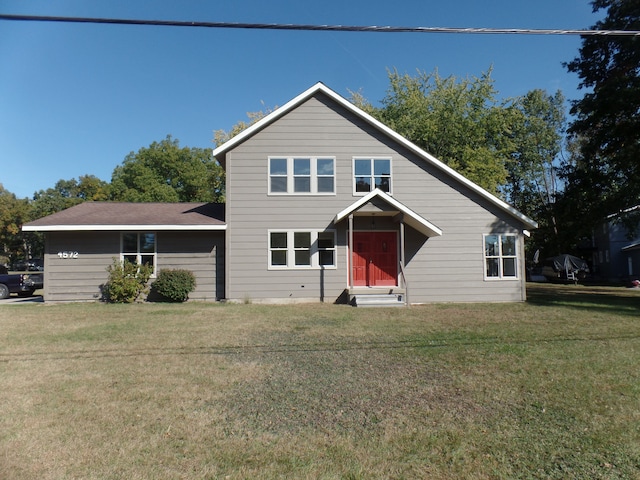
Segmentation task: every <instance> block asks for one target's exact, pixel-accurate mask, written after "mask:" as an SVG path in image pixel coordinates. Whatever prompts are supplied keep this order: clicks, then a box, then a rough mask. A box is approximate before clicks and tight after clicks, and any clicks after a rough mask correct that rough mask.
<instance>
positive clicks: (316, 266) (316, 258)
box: [267, 228, 338, 270]
mask: <svg viewBox="0 0 640 480" xmlns="http://www.w3.org/2000/svg"><path fill="white" fill-rule="evenodd" d="M323 232H328V233H332V234H333V249H332V250H333V260H334V264H333V265H320V252H321V251H326V250H330V249H319V248H318V234H319V233H323ZM272 233H286V234H287V265H272V264H271V251H272V249H271V234H272ZM295 233H310V234H311V246H310V256H311V265H296V264H295V252H296V250H297V249H296V248H295V246H294V234H295ZM336 242H337V238H336V231H335V230H319V229H309V228H298V229H286V228H274V229H270V230H267V269H268V270H320V269H324V270H336V269H337V268H338V246H337V244H336ZM276 250H281V249H276Z"/></svg>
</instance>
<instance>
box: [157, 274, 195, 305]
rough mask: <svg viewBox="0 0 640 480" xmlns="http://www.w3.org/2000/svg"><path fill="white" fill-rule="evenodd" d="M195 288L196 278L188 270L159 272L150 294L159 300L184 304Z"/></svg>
mask: <svg viewBox="0 0 640 480" xmlns="http://www.w3.org/2000/svg"><path fill="white" fill-rule="evenodd" d="M195 288H196V277H195V276H194V275H193V273H192V272H190V271H189V270H160V273H159V274H158V278H157V279H156V281H155V282H153V283H152V284H151V292H152V293H153V294H157V295H158V296H159V298H160V299H161V300H165V301H169V302H184V301H186V300H187V299H188V298H189V294H190V293H191V292H193V290H194V289H195Z"/></svg>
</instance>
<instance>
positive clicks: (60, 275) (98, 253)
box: [44, 232, 120, 302]
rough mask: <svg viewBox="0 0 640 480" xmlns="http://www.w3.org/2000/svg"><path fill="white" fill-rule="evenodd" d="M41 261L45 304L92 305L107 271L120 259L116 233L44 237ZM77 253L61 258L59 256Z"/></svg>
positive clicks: (117, 233) (62, 234) (118, 236)
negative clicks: (88, 302)
mask: <svg viewBox="0 0 640 480" xmlns="http://www.w3.org/2000/svg"><path fill="white" fill-rule="evenodd" d="M46 236H47V244H46V253H45V259H44V300H45V302H56V301H65V302H68V301H91V300H99V299H100V298H101V296H102V293H101V290H100V286H101V285H104V283H105V282H106V281H107V277H108V274H107V267H108V266H109V265H111V263H112V262H113V258H119V256H120V233H119V232H50V233H47V235H46ZM65 251H66V252H78V257H77V258H60V257H59V256H58V252H65Z"/></svg>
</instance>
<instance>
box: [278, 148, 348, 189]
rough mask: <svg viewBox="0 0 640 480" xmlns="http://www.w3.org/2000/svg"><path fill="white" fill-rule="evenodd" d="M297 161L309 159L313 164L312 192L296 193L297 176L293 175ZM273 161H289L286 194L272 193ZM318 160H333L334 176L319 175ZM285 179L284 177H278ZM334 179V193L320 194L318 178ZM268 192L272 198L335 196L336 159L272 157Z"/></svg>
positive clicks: (317, 156) (329, 157)
mask: <svg viewBox="0 0 640 480" xmlns="http://www.w3.org/2000/svg"><path fill="white" fill-rule="evenodd" d="M295 159H305V160H306V159H309V160H310V162H311V175H310V182H311V191H310V192H296V191H294V186H295V176H294V173H293V161H294V160H295ZM271 160H286V161H287V175H286V177H287V191H286V192H272V191H271ZM318 160H332V161H333V175H332V176H329V175H318ZM277 176H279V177H281V178H284V175H277ZM330 177H331V178H333V191H332V192H318V178H330ZM267 192H268V195H272V196H291V195H306V196H309V195H314V196H315V195H321V196H335V195H336V157H334V156H331V155H316V156H309V155H292V156H288V155H270V156H269V157H268V160H267Z"/></svg>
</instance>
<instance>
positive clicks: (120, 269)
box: [102, 258, 153, 303]
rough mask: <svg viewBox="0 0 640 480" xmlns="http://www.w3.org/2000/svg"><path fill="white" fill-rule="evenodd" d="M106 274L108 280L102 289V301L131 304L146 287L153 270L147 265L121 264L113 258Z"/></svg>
mask: <svg viewBox="0 0 640 480" xmlns="http://www.w3.org/2000/svg"><path fill="white" fill-rule="evenodd" d="M107 272H109V278H108V280H107V283H105V284H104V286H103V287H102V295H103V298H104V300H105V301H107V302H110V303H133V302H135V301H136V300H137V299H138V297H139V296H140V294H141V293H142V292H144V290H145V288H146V287H147V282H148V281H149V277H150V276H151V273H152V272H153V269H152V268H151V266H149V265H137V264H135V263H131V262H127V261H125V262H121V261H120V260H118V259H116V258H114V259H113V263H112V264H111V265H109V266H108V267H107Z"/></svg>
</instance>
